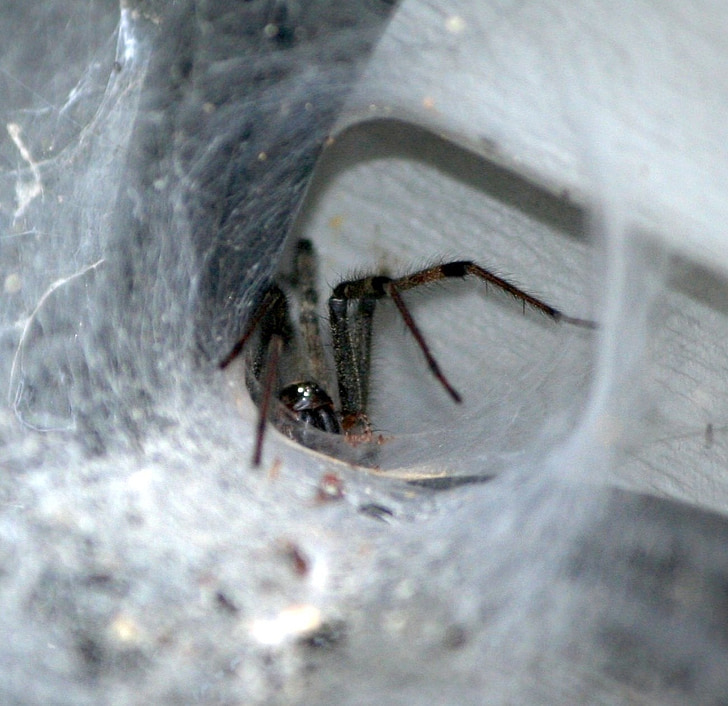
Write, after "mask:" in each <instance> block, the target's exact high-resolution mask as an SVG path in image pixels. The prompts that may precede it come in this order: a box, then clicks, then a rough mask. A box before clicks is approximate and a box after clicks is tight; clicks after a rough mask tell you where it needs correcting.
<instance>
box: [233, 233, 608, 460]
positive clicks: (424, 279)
mask: <svg viewBox="0 0 728 706" xmlns="http://www.w3.org/2000/svg"><path fill="white" fill-rule="evenodd" d="M471 275H472V276H474V277H477V278H479V279H481V280H483V281H484V282H485V283H486V284H492V285H495V286H496V287H498V288H499V289H501V290H502V291H504V292H506V293H507V294H510V295H511V296H513V297H515V298H516V299H518V300H519V301H520V302H521V303H522V304H523V309H524V311H525V309H526V307H527V306H528V307H531V308H533V309H535V310H537V311H540V312H542V313H543V314H545V315H546V316H548V317H549V318H551V319H553V320H554V321H561V322H565V323H568V324H571V325H574V326H580V327H583V328H595V323H594V322H593V321H590V320H587V319H580V318H575V317H572V316H567V315H566V314H564V313H563V312H561V311H559V310H558V309H555V308H554V307H552V306H550V305H549V304H547V303H546V302H544V301H542V300H541V299H538V298H537V297H534V296H533V295H531V294H528V293H527V292H525V291H523V290H522V289H520V288H519V287H516V286H515V285H514V284H511V283H510V282H508V281H507V280H505V279H503V278H502V277H499V276H497V275H495V274H493V273H492V272H490V271H488V270H486V269H485V268H483V267H481V266H480V265H478V264H476V263H474V262H471V261H470V260H458V261H453V262H447V263H444V264H440V265H433V266H432V267H427V268H425V269H423V270H419V271H417V272H413V273H410V274H408V275H404V276H403V277H398V278H391V277H387V276H385V275H375V276H369V277H362V278H360V279H351V280H346V281H345V282H341V283H340V284H338V285H337V286H336V287H334V289H333V292H332V294H331V296H330V297H329V302H328V305H329V326H330V329H331V344H332V348H333V356H334V362H335V367H336V384H337V387H338V394H339V400H340V407H339V408H338V409H337V408H336V405H335V403H334V401H333V399H332V398H331V397H330V395H329V393H328V392H327V385H329V384H330V383H331V382H333V381H332V380H331V379H330V375H329V374H328V372H327V366H326V363H325V356H324V350H323V344H322V341H321V333H320V330H319V314H318V295H317V291H316V277H317V258H316V253H315V251H314V247H313V244H312V243H311V241H309V240H299V241H298V242H297V244H296V254H295V258H294V266H293V275H292V278H291V283H292V284H293V285H294V286H295V288H296V289H297V290H298V292H299V294H300V313H299V317H298V322H299V330H300V336H299V337H298V338H297V336H296V334H295V331H294V327H293V324H292V322H291V317H290V315H289V304H288V299H287V296H286V294H285V293H284V291H283V289H282V287H281V286H280V285H279V284H277V283H274V282H273V283H271V284H270V286H269V287H268V288H267V289H266V290H265V293H264V294H263V297H262V299H261V302H260V305H259V306H258V307H257V309H256V311H255V313H254V315H253V316H252V317H251V319H250V321H249V322H248V325H247V327H246V328H245V330H244V332H243V335H242V336H241V337H240V339H239V340H238V342H237V343H236V344H235V346H234V347H233V348H232V350H231V351H230V353H228V355H226V356H225V358H223V360H222V361H221V362H220V367H221V368H225V367H227V366H228V365H229V364H230V363H231V362H232V361H233V360H234V359H235V358H236V357H237V356H238V355H239V354H240V353H241V352H242V351H243V349H244V348H245V346H246V344H247V343H248V341H249V339H250V338H251V336H252V334H253V332H254V331H256V330H258V331H259V342H258V350H257V353H256V354H255V355H254V358H253V374H254V376H255V379H256V380H258V381H260V383H261V391H260V403H259V416H258V425H257V431H256V437H255V449H254V452H253V460H252V462H253V465H254V466H258V465H260V460H261V454H262V450H263V439H264V436H265V430H266V426H267V424H268V419H269V416H270V412H271V409H270V407H271V401H272V399H273V396H274V394H275V391H276V389H277V390H278V392H277V397H278V400H279V401H280V402H281V403H282V404H283V407H284V409H285V410H286V413H287V415H288V416H289V417H290V419H291V420H292V421H294V422H295V423H300V424H302V425H305V426H308V427H313V428H315V429H318V430H320V431H324V432H328V433H331V434H344V435H346V437H347V438H349V439H352V440H354V441H356V440H362V439H364V440H368V439H371V425H370V423H369V418H368V416H367V406H368V393H369V373H370V361H371V340H372V321H373V317H374V310H375V308H376V303H377V301H378V300H380V299H385V298H389V299H391V300H392V301H393V302H394V304H395V306H396V307H397V309H398V311H399V313H400V315H401V317H402V319H403V321H404V323H405V325H406V327H407V329H408V330H409V331H410V333H411V334H412V336H413V337H414V339H415V341H416V342H417V345H418V346H419V347H420V350H421V351H422V353H423V354H424V356H425V360H426V361H427V365H428V367H429V368H430V371H431V372H432V374H433V375H434V376H435V378H436V379H437V380H438V381H439V383H440V384H441V385H442V387H443V388H444V389H445V390H446V391H447V393H448V395H449V396H450V397H451V398H452V400H453V401H454V402H456V403H460V402H461V396H460V394H459V393H458V392H457V390H455V389H454V387H453V386H452V385H451V384H450V382H449V381H448V379H447V377H446V376H445V374H444V373H443V372H442V370H441V369H440V366H439V365H438V363H437V361H436V360H435V358H434V356H433V355H432V353H431V351H430V349H429V346H428V345H427V342H426V341H425V339H424V336H423V335H422V332H421V331H420V329H419V328H418V326H417V324H416V323H415V321H414V319H413V318H412V314H411V313H410V311H409V309H408V307H407V305H406V304H405V302H404V299H403V298H402V292H405V291H407V290H408V289H413V288H415V287H419V286H421V285H423V284H428V283H432V282H437V281H440V280H444V279H449V278H463V277H468V276H471ZM299 349H302V350H299ZM285 351H291V352H293V354H294V357H295V358H296V363H297V366H298V367H299V368H300V369H302V370H304V371H305V373H304V374H303V375H302V376H301V378H300V379H298V380H297V381H294V382H290V381H288V382H283V381H280V380H279V368H280V367H281V366H280V362H281V357H282V356H283V354H284V352H285ZM324 381H325V383H324ZM281 382H283V384H282V386H281ZM329 389H330V388H329Z"/></svg>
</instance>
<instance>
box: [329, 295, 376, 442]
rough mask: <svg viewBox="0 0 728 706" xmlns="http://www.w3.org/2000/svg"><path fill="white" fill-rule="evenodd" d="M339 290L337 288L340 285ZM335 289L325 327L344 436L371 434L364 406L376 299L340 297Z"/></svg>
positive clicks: (367, 393)
mask: <svg viewBox="0 0 728 706" xmlns="http://www.w3.org/2000/svg"><path fill="white" fill-rule="evenodd" d="M340 286H341V285H340ZM338 289H339V288H338V287H337V288H336V289H335V290H334V293H333V295H332V296H331V297H330V298H329V326H330V328H331V343H332V347H333V349H334V363H335V366H336V380H337V384H338V387H339V400H340V402H341V421H342V426H343V428H344V431H345V432H348V433H354V434H357V433H359V434H368V433H369V432H370V431H371V425H370V424H369V418H368V417H367V406H368V402H369V372H370V363H371V348H372V322H373V319H374V309H375V307H376V298H375V297H372V296H366V295H365V296H361V297H357V298H354V297H342V296H341V295H340V293H339V292H337V290H338Z"/></svg>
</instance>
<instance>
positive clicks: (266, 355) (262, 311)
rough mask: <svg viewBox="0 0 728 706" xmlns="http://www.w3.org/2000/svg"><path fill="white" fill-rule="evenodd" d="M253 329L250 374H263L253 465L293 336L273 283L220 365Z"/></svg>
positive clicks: (241, 346)
mask: <svg viewBox="0 0 728 706" xmlns="http://www.w3.org/2000/svg"><path fill="white" fill-rule="evenodd" d="M256 329H259V331H260V339H259V343H258V350H257V352H256V355H255V357H254V361H253V375H254V376H255V378H256V379H258V380H259V379H260V378H261V375H264V377H263V386H262V389H261V398H260V404H259V405H258V422H257V425H256V434H255V448H254V451H253V459H252V464H253V466H255V467H257V466H259V465H260V460H261V455H262V452H263V439H264V437H265V431H266V427H267V425H268V414H269V411H270V406H271V400H272V398H273V397H274V395H275V392H276V386H277V383H278V366H279V363H280V359H281V354H282V352H283V349H284V347H285V345H286V344H287V343H288V342H289V341H290V340H291V337H292V331H291V324H290V321H289V317H288V303H287V301H286V295H285V294H284V293H283V291H282V290H281V289H280V288H279V287H278V286H276V285H271V286H270V287H269V288H268V290H267V291H266V293H265V294H264V295H263V299H262V301H261V303H260V305H259V306H258V308H257V309H256V311H255V313H254V315H253V316H252V317H251V319H250V321H249V322H248V324H247V326H246V328H245V330H244V331H243V335H242V336H241V337H240V339H239V340H238V342H237V343H236V344H235V345H234V346H233V348H232V350H231V351H230V353H228V354H227V355H226V356H225V357H224V358H223V359H222V361H220V364H219V365H220V368H226V367H227V366H228V365H230V363H232V361H233V360H235V358H237V357H238V356H239V355H240V353H241V352H242V351H243V349H244V348H245V346H246V345H247V343H248V341H249V340H250V338H251V336H252V335H253V333H254V332H255V330H256Z"/></svg>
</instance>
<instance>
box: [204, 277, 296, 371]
mask: <svg viewBox="0 0 728 706" xmlns="http://www.w3.org/2000/svg"><path fill="white" fill-rule="evenodd" d="M281 298H283V299H284V300H285V295H284V294H283V292H282V291H281V290H280V289H279V288H278V287H276V286H271V287H269V288H268V289H267V291H266V292H265V294H264V295H263V299H262V300H261V302H260V304H259V305H258V308H257V309H256V310H255V313H254V314H253V316H252V317H251V318H250V321H248V325H247V326H246V327H245V330H244V331H243V335H242V336H241V337H240V338H239V339H238V341H237V343H236V344H235V345H234V346H233V347H232V349H231V351H230V352H229V353H228V354H227V355H226V356H225V357H224V358H223V359H222V360H221V361H220V362H219V363H218V366H219V367H220V369H222V370H224V369H225V368H227V366H228V365H230V363H232V362H233V361H234V360H235V359H236V358H237V357H238V356H239V355H240V354H241V353H242V351H243V348H245V345H246V343H247V342H248V339H249V338H250V337H251V336H252V335H253V332H254V331H255V329H257V328H258V326H259V325H260V322H261V321H263V319H264V318H265V316H266V315H267V314H268V312H269V311H270V310H271V309H272V308H274V307H275V306H280V300H281Z"/></svg>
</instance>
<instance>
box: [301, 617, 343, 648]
mask: <svg viewBox="0 0 728 706" xmlns="http://www.w3.org/2000/svg"><path fill="white" fill-rule="evenodd" d="M345 638H346V623H345V622H344V621H343V620H334V621H332V622H328V623H324V624H323V625H321V627H320V628H319V629H318V630H316V632H314V633H312V634H310V635H307V636H306V637H305V638H303V639H302V640H301V644H302V645H303V646H304V647H310V648H312V649H317V650H331V649H333V648H334V647H336V646H337V645H339V644H341V643H342V642H343V641H344V639H345Z"/></svg>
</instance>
